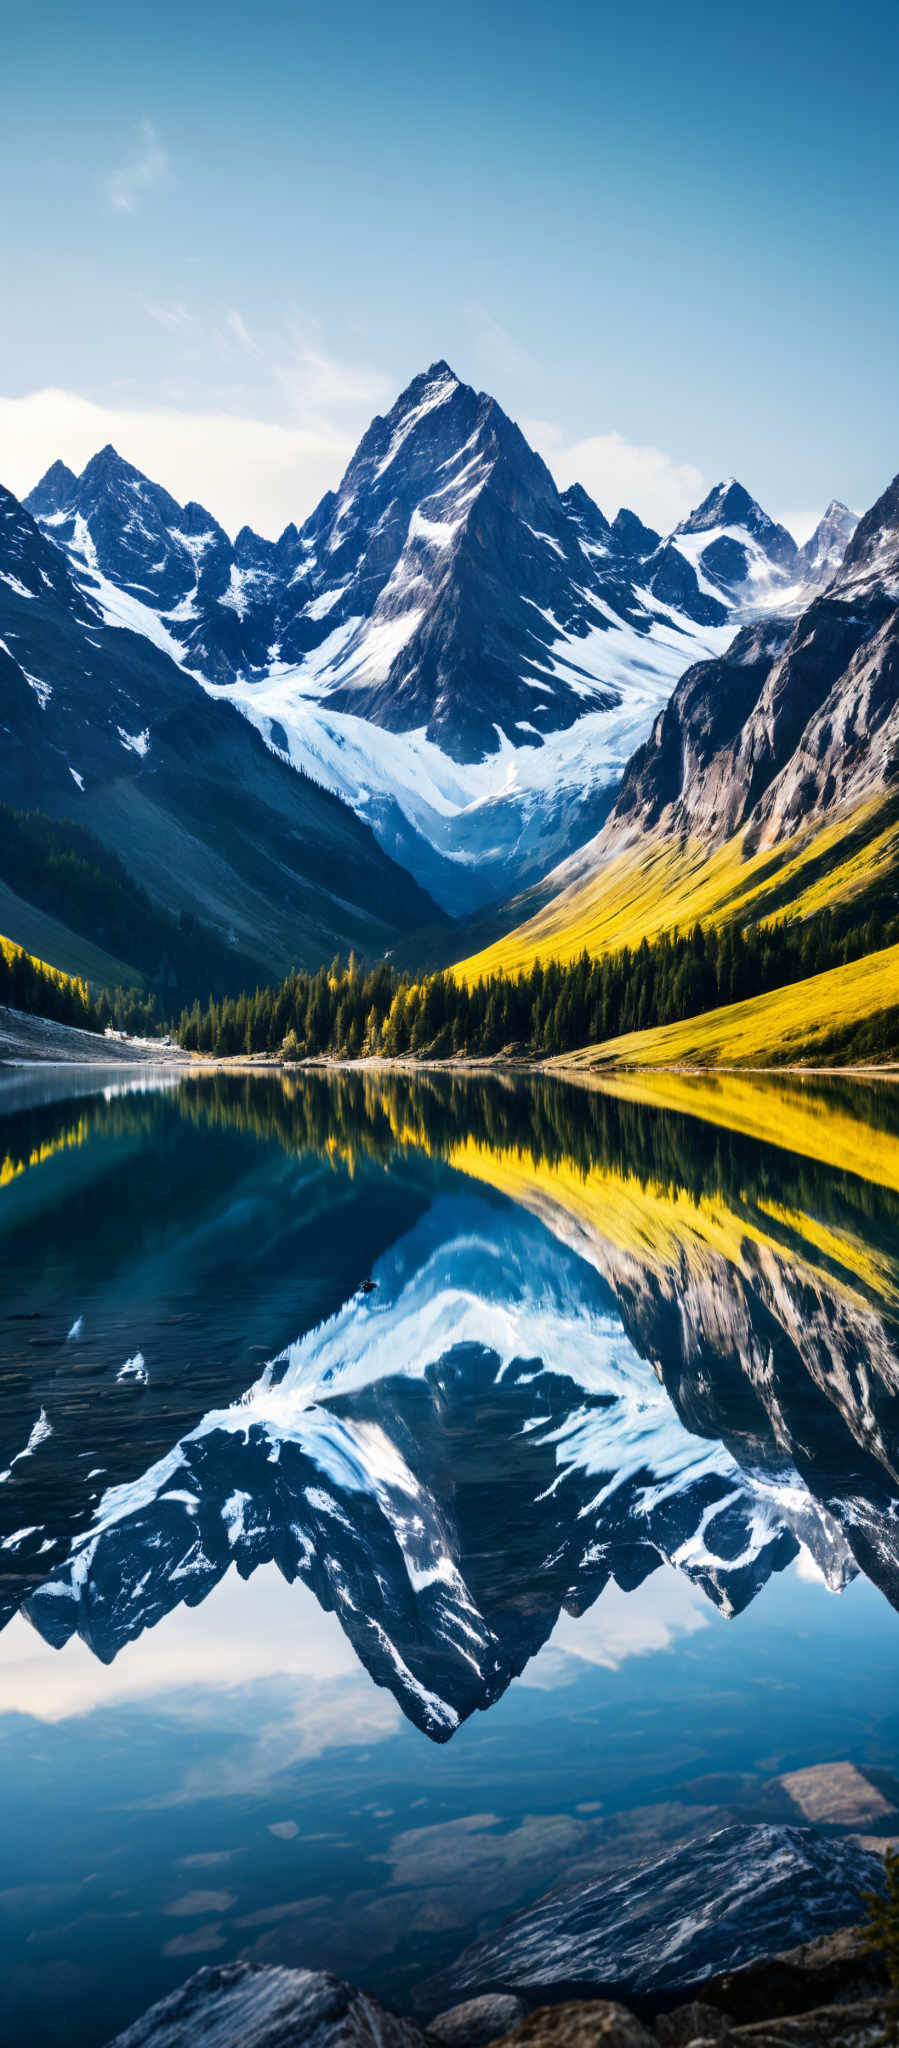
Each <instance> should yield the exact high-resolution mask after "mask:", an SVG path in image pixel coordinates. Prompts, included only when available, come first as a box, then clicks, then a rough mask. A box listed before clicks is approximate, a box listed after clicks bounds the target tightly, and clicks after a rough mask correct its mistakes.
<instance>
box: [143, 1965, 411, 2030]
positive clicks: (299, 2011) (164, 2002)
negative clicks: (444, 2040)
mask: <svg viewBox="0 0 899 2048" xmlns="http://www.w3.org/2000/svg"><path fill="white" fill-rule="evenodd" d="M109 2048H424V2035H423V2034H422V2032H421V2030H420V2028H418V2027H417V2026H415V2025H414V2024H413V2022H412V2021H411V2020H402V2019H398V2018H397V2016H396V2014H394V2013H391V2012H388V2011H387V2010H386V2008H385V2007H384V2006H383V2005H380V2004H379V2002H378V2000H377V1999H376V1998H369V1997H368V1996H367V1995H366V1993H365V1992H363V1991H356V1990H354V1988H353V1986H352V1984H345V1983H343V1982H342V1980H341V1979H340V1978H339V1977H332V1976H331V1975H330V1974H329V1973H328V1972H327V1971H325V1970H286V1969H264V1968H260V1967H257V1966H256V1965H255V1964H253V1963H223V1964H220V1965H217V1966H216V1967H214V1968H211V1969H204V1970H198V1971H197V1972H196V1974H195V1975H194V1976H193V1977H188V1978H187V1980H186V1982H185V1983H184V1984H179V1986H178V1989H177V1990H176V1991H171V1992H170V1993H169V1995H168V1997H167V1998H161V1999H160V2000H159V2002H158V2004H156V2005H152V2006H151V2007H150V2009H149V2011H148V2012H145V2013H144V2014H143V2016H142V2017H141V2018H140V2019H139V2020H135V2022H134V2024H133V2026H130V2027H126V2028H125V2031H124V2033H122V2034H117V2035H116V2038H115V2040H114V2041H113V2042H110V2044H109Z"/></svg>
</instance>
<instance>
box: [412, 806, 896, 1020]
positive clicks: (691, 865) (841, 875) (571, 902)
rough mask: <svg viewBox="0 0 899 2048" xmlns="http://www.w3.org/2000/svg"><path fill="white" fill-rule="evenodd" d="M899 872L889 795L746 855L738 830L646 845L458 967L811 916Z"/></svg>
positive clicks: (522, 965)
mask: <svg viewBox="0 0 899 2048" xmlns="http://www.w3.org/2000/svg"><path fill="white" fill-rule="evenodd" d="M897 868H899V817H897V814H896V806H895V804H894V803H893V802H892V801H891V800H889V799H885V798H882V797H879V798H875V799H872V800H871V801H869V802H868V803H866V804H864V805H861V806H858V807H856V809H855V810H854V811H852V812H851V813H849V814H848V815H847V814H846V813H843V814H841V815H840V816H838V817H836V818H834V819H832V820H831V822H830V823H829V824H827V825H826V826H823V827H820V826H819V827H817V828H810V829H809V830H807V831H805V832H802V833H799V834H797V835H796V836H795V837H794V838H793V839H790V840H787V841H785V842H784V843H783V844H782V845H780V846H777V847H774V848H768V849H766V850H765V851H763V852H760V853H748V852H747V850H746V834H745V832H740V833H738V834H736V836H735V837H734V838H733V839H731V840H729V841H728V843H727V844H726V845H725V846H722V847H719V848H718V849H717V850H716V851H715V852H714V853H709V852H708V851H707V850H706V849H705V848H704V847H703V846H702V845H700V844H699V843H698V842H697V841H692V842H687V843H686V844H681V843H679V842H677V841H675V840H672V839H656V840H648V841H644V842H643V844H642V845H639V846H637V847H631V848H628V849H627V850H626V851H625V852H623V853H621V854H619V855H617V857H616V858H615V859H613V860H610V861H608V862H606V864H605V865H604V866H603V867H602V868H600V869H599V870H598V872H597V873H596V874H595V875H593V876H591V878H590V879H589V881H586V882H581V883H576V884H573V885H572V886H571V887H570V888H568V889H566V890H565V891H563V893H562V894H561V895H559V896H555V897H553V899H552V901H551V902H549V903H547V904H545V905H544V907H543V909H542V910H539V911H538V912H537V914H536V916H534V917H532V918H530V919H529V920H528V922H527V923H526V924H523V925H520V926H519V927H518V928H517V930H515V931H513V932H510V933H509V934H508V936H507V937H506V938H503V939H499V940H497V941H496V943H495V944H494V945H492V946H488V947H487V948H485V950H484V951H483V952H481V953H476V954H473V955H472V957H471V958H470V959H468V960H463V961H461V962H460V963H459V965H458V966H457V967H456V968H455V969H454V970H453V971H454V973H455V974H456V975H458V976H459V977H460V978H461V979H463V980H466V981H476V980H479V979H480V978H481V977H482V976H484V975H489V974H517V973H519V971H520V970H521V969H527V968H530V967H532V966H533V964H534V961H535V960H538V959H540V960H543V961H544V962H545V961H547V960H560V961H562V962H565V961H569V960H575V959H577V957H578V955H579V954H580V953H582V952H583V950H584V948H585V947H586V948H587V951H588V952H589V953H593V954H598V953H599V954H601V953H608V952H614V951H617V950H618V949H619V948H620V947H622V946H638V945H639V944H640V941H641V939H643V938H647V939H649V940H650V941H652V940H653V939H654V938H658V937H660V936H661V934H662V933H663V932H671V931H673V930H674V929H675V928H679V929H680V930H681V931H684V930H687V929H689V927H690V926H692V925H694V924H696V923H698V922H701V923H703V924H712V925H720V924H724V923H726V922H728V921H729V920H731V919H737V920H739V921H740V922H741V923H743V924H746V923H756V922H761V921H763V920H764V919H766V918H772V917H776V916H779V915H789V916H790V917H806V916H809V915H811V914H812V913H813V912H814V911H817V910H823V909H824V908H825V907H826V906H827V905H828V904H836V903H849V902H851V901H853V900H855V899H858V898H860V897H862V896H864V895H865V894H866V893H867V892H868V891H869V890H871V889H872V887H876V886H877V885H879V884H882V883H884V882H886V881H887V880H888V879H889V877H890V875H891V874H892V873H893V872H894V871H895V870H896V869H897Z"/></svg>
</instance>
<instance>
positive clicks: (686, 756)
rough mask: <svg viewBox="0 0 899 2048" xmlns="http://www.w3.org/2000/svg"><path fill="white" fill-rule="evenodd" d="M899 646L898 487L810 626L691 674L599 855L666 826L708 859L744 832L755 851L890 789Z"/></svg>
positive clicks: (636, 764) (858, 538) (760, 626)
mask: <svg viewBox="0 0 899 2048" xmlns="http://www.w3.org/2000/svg"><path fill="white" fill-rule="evenodd" d="M897 644H899V478H894V480H893V482H892V484H891V485H890V486H889V487H888V489H887V490H886V491H885V492H884V493H883V495H882V496H881V497H880V498H879V499H878V500H877V503H876V504H875V505H873V506H872V507H871V510H870V511H869V512H867V513H866V514H865V516H864V518H863V519H862V520H861V521H860V523H859V524H858V526H857V527H856V528H855V531H854V534H853V537H852V539H851V540H850V542H849V546H848V548H847V550H846V553H845V556H844V558H843V561H842V564H841V567H840V568H839V569H838V570H837V572H836V574H835V576H833V577H832V578H831V580H830V582H829V583H828V585H827V588H826V590H824V591H822V592H820V593H817V592H813V594H812V598H811V601H810V602H809V603H808V604H807V605H805V606H804V607H803V609H802V611H801V612H800V614H799V617H798V618H797V619H791V618H789V617H786V618H782V617H780V616H778V615H775V616H773V617H769V618H763V619H760V620H758V621H757V622H756V623H755V624H753V625H749V626H746V627H744V628H743V629H742V630H741V631H740V632H739V633H738V634H737V636H736V637H735V638H734V640H733V641H732V643H731V645H730V646H729V647H728V649H727V651H726V653H725V654H723V655H722V656H720V657H719V658H718V659H717V660H713V661H710V662H704V663H699V664H697V666H696V667H695V668H691V669H690V670H688V671H687V673H686V675H685V676H684V677H683V679H682V681H681V683H680V684H679V685H678V688H677V690H676V691H675V692H674V695H673V696H672V698H671V700H670V702H669V703H668V704H667V705H666V707H665V709H664V711H663V712H662V713H661V714H660V716H659V718H658V719H657V721H656V723H655V725H654V727H653V730H652V733H651V735H650V738H649V739H648V740H647V742H646V743H645V745H644V746H643V747H641V749H640V750H639V752H638V753H637V754H636V755H635V757H634V759H633V761H632V762H631V764H630V766H629V768H628V770H627V774H626V776H625V778H624V781H623V783H622V787H621V790H620V793H619V795H618V798H617V800H616V804H615V810H614V812H613V814H612V816H611V817H610V819H609V822H608V824H607V825H606V827H605V828H604V830H603V832H602V834H601V835H600V839H599V841H597V845H596V850H595V851H596V855H598V856H599V858H600V859H604V858H605V857H606V856H607V854H613V853H614V851H616V850H617V849H618V848H619V847H620V846H621V845H622V844H623V843H624V842H625V841H626V840H631V839H633V838H634V837H635V836H642V834H643V833H645V832H646V831H647V830H651V829H655V828H656V827H658V826H660V827H661V828H662V829H663V830H664V831H666V832H667V833H669V834H672V835H674V836H676V837H677V838H681V839H682V838H683V837H685V836H686V835H690V834H692V835H696V836H697V837H698V838H699V839H700V840H701V842H702V843H703V845H704V846H706V847H707V848H712V847H714V846H716V845H720V844H721V843H722V842H723V841H724V840H726V839H727V838H729V836H730V835H731V834H732V833H734V832H735V831H737V830H738V829H740V828H743V827H746V828H748V829H749V831H750V832H751V835H752V839H751V843H752V845H753V846H758V845H763V846H764V845H772V844H776V843H779V842H781V841H783V840H784V839H786V838H788V837H789V836H790V834H791V833H794V832H795V831H797V830H798V829H799V828H800V827H801V826H803V825H807V824H808V823H809V822H810V821H811V820H812V819H813V818H815V817H818V818H819V819H822V820H823V819H824V818H825V817H828V816H830V815H831V814H832V813H833V812H834V811H835V810H836V809H837V808H838V807H840V806H849V805H854V804H859V803H861V802H863V801H865V800H866V799H867V798H869V797H872V796H875V795H882V794H884V793H885V792H887V791H889V790H890V789H891V788H892V786H893V784H894V781H895V763H896V759H897V747H899V679H897V655H896V649H897ZM586 857H587V850H586V849H585V858H586ZM593 857H595V856H593Z"/></svg>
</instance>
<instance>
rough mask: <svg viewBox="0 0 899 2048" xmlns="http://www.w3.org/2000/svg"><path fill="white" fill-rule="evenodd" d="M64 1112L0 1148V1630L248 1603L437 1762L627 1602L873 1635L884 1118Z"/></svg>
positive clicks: (893, 1302)
mask: <svg viewBox="0 0 899 2048" xmlns="http://www.w3.org/2000/svg"><path fill="white" fill-rule="evenodd" d="M56 1085H57V1086H60V1085H64V1084H56ZM94 1087H95V1092H93V1093H91V1092H87V1091H86V1089H85V1088H82V1091H81V1092H79V1093H78V1095H77V1099H71V1097H70V1096H64V1097H62V1098H61V1099H55V1100H54V1099H52V1098H53V1095H54V1087H53V1086H52V1085H50V1084H49V1083H48V1082H47V1081H36V1082H35V1083H34V1087H33V1090H32V1095H33V1097H34V1098H37V1099H30V1098H29V1093H28V1090H27V1089H25V1090H23V1088H22V1086H21V1083H19V1084H18V1085H17V1093H16V1095H15V1097H14V1102H13V1106H12V1107H11V1108H10V1111H9V1113H8V1114H7V1116H6V1117H5V1118H4V1120H3V1126H2V1141H0V1159H2V1171H0V1181H2V1183H3V1185H2V1188H0V1260H2V1271H3V1287H4V1298H5V1301H6V1304H7V1306H6V1311H5V1319H4V1321H3V1323H2V1326H0V1346H2V1350H0V1470H2V1484H0V1544H2V1573H0V1620H2V1621H6V1620H8V1619H9V1617H10V1616H11V1615H12V1614H14V1613H15V1612H16V1611H17V1610H19V1609H21V1610H22V1611H23V1612H24V1614H25V1615H26V1616H27V1618H28V1620H29V1621H30V1622H31V1623H32V1624H33V1625H34V1627H35V1628H36V1629H37V1630H38V1632H39V1634H40V1635H41V1636H42V1637H43V1638H44V1640H45V1641H46V1642H47V1643H48V1644H51V1645H54V1646H61V1645H62V1644H64V1643H65V1642H66V1641H67V1640H68V1639H69V1638H70V1637H71V1636H72V1635H73V1634H77V1635H79V1636H80V1637H81V1638H82V1639H83V1640H84V1642H85V1643H86V1644H87V1645H88V1646H89V1648H90V1649H91V1650H92V1651H93V1652H94V1653H95V1654H96V1656H97V1657H99V1658H100V1659H102V1660H103V1661H104V1662H109V1661H111V1660H112V1659H113V1658H115V1656H116V1654H117V1653H118V1651H119V1650H120V1649H121V1648H122V1646H123V1645H124V1644H125V1643H127V1642H130V1641H131V1640H133V1639H134V1638H135V1637H136V1636H138V1635H139V1634H140V1633H141V1632H142V1631H143V1630H145V1629H147V1628H152V1627H153V1626H154V1625H155V1624H156V1623H158V1622H159V1621H160V1619H161V1617H162V1616H163V1615H165V1614H167V1613H168V1612H170V1611H171V1610H172V1609H174V1608H176V1607H178V1606H180V1605H181V1604H182V1603H185V1604H186V1605H187V1606H189V1607H194V1606H196V1605H198V1604H199V1603H200V1602H201V1601H202V1600H203V1599H204V1598H205V1596H206V1595H207V1594H208V1593H209V1592H210V1591H211V1590H212V1588H213V1587H214V1586H215V1585H216V1584H217V1582H218V1581H219V1580H220V1579H221V1578H222V1577H223V1575H224V1574H225V1573H226V1571H227V1570H228V1568H229V1566H231V1565H232V1564H233V1565H235V1566H236V1569H237V1571H238V1572H239V1573H240V1574H241V1576H243V1577H246V1578H248V1577H249V1576H250V1575H251V1574H252V1573H254V1572H255V1571H257V1569H258V1568H259V1567H261V1566H263V1565H269V1564H272V1563H273V1564H275V1565H276V1566H277V1567H278V1568H279V1570H280V1571H281V1573H282V1574H283V1575H284V1577H285V1578H286V1579H287V1580H289V1581H293V1580H302V1581H304V1582H305V1583H306V1584H307V1585H308V1586H309V1587H311V1589H312V1591H313V1592H314V1594H315V1597H316V1599H317V1601H318V1602H319V1604H320V1606H321V1607H322V1608H323V1609H325V1610H328V1611H330V1612H333V1613H334V1614H336V1616H337V1617H338V1618H339V1621H340V1624H341V1627H342V1628H343V1630H344V1632H345V1634H346V1636H347V1637H348V1638H349V1640H350V1642H351V1643H352V1645H353V1648H354V1650H355V1652H356V1654H357V1655H358V1657H359V1659H360V1660H361V1662H362V1664H364V1666H365V1667H366V1668H367V1670H368V1671H369V1673H370V1674H371V1676H372V1677H373V1678H374V1679H375V1680H376V1681H377V1683H378V1684H379V1685H383V1686H386V1687H389V1689H390V1690H391V1692H392V1693H393V1694H394V1695H395V1697H396V1699H397V1701H398V1702H399V1704H400V1705H401V1707H402V1709H403V1711H404V1713H405V1714H406V1715H407V1716H408V1717H409V1719H410V1720H411V1721H413V1722H414V1723H415V1724H416V1725H417V1726H418V1727H419V1728H421V1729H422V1730H423V1731H424V1732H425V1733H426V1734H427V1735H429V1736H431V1737H432V1738H434V1739H435V1740H437V1741H444V1740H446V1739H447V1738H448V1737H450V1736H451V1735H452V1734H453V1732H454V1730H455V1729H456V1728H457V1727H458V1725H459V1723H460V1721H462V1720H464V1719H465V1717H467V1716H468V1715H470V1714H471V1713H472V1712H473V1710H474V1709H475V1708H486V1707H489V1706H490V1705H491V1703H492V1702H494V1701H495V1700H497V1699H498V1698H499V1696H500V1695H501V1694H502V1693H503V1692H504V1691H505V1689H506V1688H507V1687H508V1685H509V1684H510V1681H511V1680H512V1679H513V1678H514V1677H515V1676H516V1675H518V1674H520V1673H522V1671H523V1670H524V1668H525V1666H526V1665H527V1664H528V1662H529V1660H531V1659H532V1658H533V1657H534V1656H535V1654H536V1653H537V1652H538V1650H540V1648H541V1646H542V1645H543V1644H545V1643H546V1642H547V1640H548V1638H549V1637H550V1635H552V1633H553V1631H554V1629H555V1627H556V1624H557V1622H558V1619H559V1616H560V1614H561V1613H562V1612H563V1610H564V1612H565V1613H566V1614H567V1615H569V1616H573V1617H577V1616H580V1615H582V1614H583V1613H584V1612H585V1610H586V1609H588V1608H590V1607H591V1606H592V1605H593V1603H594V1602H595V1601H596V1599H597V1597H598V1595H599V1594H600V1593H601V1592H602V1590H603V1588H605V1587H606V1586H607V1585H608V1584H609V1583H610V1581H611V1582H614V1585H615V1586H616V1587H617V1588H619V1589H620V1590H621V1591H622V1592H623V1593H625V1594H627V1593H629V1592H631V1591H633V1590H634V1589H636V1588H637V1587H639V1586H641V1585H642V1584H643V1582H644V1581H646V1580H647V1579H648V1578H649V1576H650V1575H651V1574H652V1573H654V1572H656V1571H658V1570H659V1568H660V1567H661V1566H662V1565H670V1566H673V1567H674V1568H675V1569H676V1571H677V1572H678V1573H679V1574H681V1575H683V1577H684V1578H685V1579H686V1580H687V1581H688V1582H690V1583H691V1584H692V1585H693V1586H694V1587H696V1588H699V1589H700V1590H701V1593H702V1594H703V1595H704V1596H706V1597H707V1598H708V1599H709V1600H710V1601H712V1602H713V1603H714V1604H715V1606H716V1607H718V1608H719V1609H720V1610H722V1611H723V1612H724V1613H726V1614H728V1615H735V1614H738V1613H740V1612H741V1611H743V1610H744V1609H745V1608H746V1607H747V1605H748V1603H749V1602H750V1601H752V1600H753V1599H754V1597H755V1595H756V1594H758V1593H759V1592H760V1591H761V1590H762V1588H763V1587H764V1586H765V1585H766V1583H767V1582H768V1581H769V1579H770V1577H771V1575H772V1573H776V1572H780V1571H782V1570H783V1569H784V1567H785V1566H786V1565H787V1564H789V1563H790V1562H791V1560H793V1559H794V1558H796V1557H797V1556H798V1555H799V1554H800V1551H802V1553H803V1554H804V1555H810V1557H811V1559H812V1560H814V1563H815V1565H816V1566H817V1567H818V1569H819V1570H820V1572H821V1573H822V1574H823V1575H824V1577H825V1578H826V1580H827V1583H828V1584H829V1585H830V1586H831V1587H832V1588H834V1589H836V1590H839V1589H840V1588H842V1587H843V1586H845V1585H846V1584H847V1583H848V1581H849V1580H850V1579H852V1578H853V1577H854V1576H855V1575H856V1574H857V1573H859V1572H861V1573H863V1574H865V1575H866V1577H867V1578H868V1579H870V1580H871V1581H872V1582H873V1583H874V1585H875V1586H877V1587H878V1588H879V1589H880V1591H881V1593H883V1594H884V1595H885V1596H886V1599H887V1600H888V1601H889V1602H890V1603H891V1605H893V1606H897V1605H899V1569H897V1566H899V1530H897V1523H896V1499H897V1494H899V1483H897V1473H896V1461H897V1455H899V1402H897V1393H899V1348H897V1339H899V1327H897V1283H899V1233H897V1222H899V1144H897V1131H899V1097H897V1096H896V1095H895V1094H894V1093H893V1091H892V1089H891V1088H890V1086H889V1085H888V1084H882V1085H880V1086H878V1087H876V1088H874V1087H872V1088H864V1089H854V1088H853V1087H852V1086H850V1085H849V1084H839V1083H827V1084H824V1083H823V1082H822V1083H812V1082H805V1083H802V1084H799V1083H790V1082H787V1081H784V1082H777V1083H775V1082H773V1081H772V1082H762V1081H757V1082H749V1081H746V1080H743V1081H738V1080H734V1082H733V1083H730V1082H729V1081H722V1082H720V1083H715V1082H709V1081H701V1082H697V1083H695V1084H694V1083H692V1082H688V1081H678V1080H677V1079H676V1078H675V1077H671V1076H668V1077H664V1079H663V1080H660V1081H659V1083H657V1084H654V1083H652V1082H651V1081H641V1082H640V1083H639V1084H638V1083H637V1082H636V1081H628V1079H627V1078H626V1077H625V1078H623V1079H622V1081H621V1082H619V1083H617V1084H611V1085H610V1086H608V1087H604V1088H602V1089H599V1088H597V1089H594V1090H584V1089H580V1088H575V1087H570V1086H567V1085H565V1084H561V1083H559V1082H556V1081H553V1080H546V1079H535V1080H533V1081H531V1080H517V1079H516V1080H515V1081H508V1080H500V1079H497V1078H491V1079H489V1080H481V1079H472V1078H457V1077H452V1076H448V1075H444V1074H433V1075H430V1076H427V1077H419V1076H405V1075H384V1074H373V1073H371V1072H365V1073H358V1072H357V1073H353V1072H349V1073H342V1074H335V1075H331V1076H325V1075H318V1074H303V1075H296V1076H284V1077H283V1078H282V1077H280V1076H273V1075H265V1076H226V1075H215V1076H203V1075H199V1076H194V1075H191V1076H189V1077H187V1078H185V1079H183V1080H179V1081H178V1082H176V1083H173V1080H172V1077H171V1075H167V1076H166V1077H165V1082H164V1085H163V1084H160V1086H159V1087H158V1088H157V1087H155V1086H154V1085H153V1082H152V1078H148V1077H146V1076H143V1077H141V1079H140V1080H138V1081H130V1080H129V1081H124V1082H123V1081H121V1080H117V1081H116V1082H115V1083H113V1084H111V1085H110V1086H108V1087H107V1088H106V1089H105V1090H104V1089H102V1088H97V1086H96V1083H95V1084H94ZM654 1091H655V1092H654ZM41 1097H44V1098H48V1099H40V1098H41ZM640 1097H642V1099H638V1098H640ZM0 1106H2V1105H0ZM694 1107H695V1109H696V1110H697V1111H699V1114H694V1113H693V1111H694ZM728 1118H730V1122H731V1124H732V1125H736V1128H729V1127H728ZM766 1132H770V1133H771V1134H772V1135H771V1137H770V1138H769V1137H767V1136H766V1135H765V1133H766ZM370 1282H373V1283H374V1284H373V1285H370V1284H369V1283H370Z"/></svg>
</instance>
